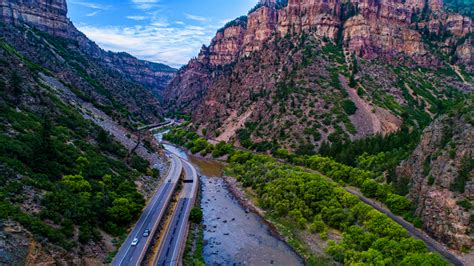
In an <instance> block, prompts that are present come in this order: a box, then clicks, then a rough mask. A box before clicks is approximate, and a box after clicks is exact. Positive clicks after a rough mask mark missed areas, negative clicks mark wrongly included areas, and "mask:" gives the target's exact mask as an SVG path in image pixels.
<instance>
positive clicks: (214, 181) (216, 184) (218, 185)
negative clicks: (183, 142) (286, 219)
mask: <svg viewBox="0 0 474 266" xmlns="http://www.w3.org/2000/svg"><path fill="white" fill-rule="evenodd" d="M162 135H163V133H161V134H155V137H156V138H157V139H158V140H162ZM160 142H161V143H162V144H163V147H164V148H165V149H166V150H167V151H168V152H171V153H174V154H177V155H178V156H180V157H182V158H184V159H185V160H187V161H189V162H191V163H192V164H193V165H194V166H195V167H196V168H197V169H198V172H199V174H200V184H201V191H200V192H201V193H200V194H201V195H200V198H201V209H202V211H203V224H202V227H200V228H194V229H197V230H192V231H193V232H192V233H191V237H190V238H191V239H188V240H190V242H191V243H189V245H188V256H187V257H188V261H191V260H194V261H195V262H198V263H197V264H199V260H200V259H199V258H198V257H199V256H195V255H197V254H196V252H199V249H200V245H201V244H202V248H203V250H202V258H203V259H204V261H205V263H206V264H210V265H213V264H219V265H229V264H230V265H232V264H236V265H242V264H243V265H270V264H272V265H282V266H286V265H303V264H304V261H303V259H302V258H301V256H299V255H298V254H297V253H296V252H295V251H294V250H293V249H292V248H291V247H290V246H289V245H288V244H287V243H286V242H285V241H284V240H282V238H281V237H277V236H276V234H275V233H274V232H272V231H274V229H273V228H272V227H271V226H269V224H268V223H266V221H265V219H263V218H261V215H259V214H256V213H254V212H250V211H248V210H246V208H245V206H243V205H242V204H240V203H239V201H238V200H237V197H235V196H234V195H233V194H232V193H231V192H230V191H229V190H228V189H227V188H228V186H227V185H226V184H225V181H224V179H223V178H222V176H223V168H224V165H225V161H223V160H225V159H226V157H224V156H222V157H220V158H218V159H215V158H213V157H211V156H212V155H210V154H208V155H207V156H202V155H201V154H199V153H198V154H196V155H191V154H190V152H189V150H187V149H185V148H182V147H181V146H175V145H174V144H171V143H169V142H166V141H160ZM202 233H203V234H204V238H203V239H202V242H201V240H199V238H200V236H201V234H202ZM192 238H194V239H192ZM192 242H194V243H192ZM200 242H201V243H200ZM193 253H194V254H193ZM195 258H198V259H197V260H195Z"/></svg>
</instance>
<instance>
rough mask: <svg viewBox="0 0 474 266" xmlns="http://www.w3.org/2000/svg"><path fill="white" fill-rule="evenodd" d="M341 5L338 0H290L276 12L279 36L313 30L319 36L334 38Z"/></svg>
mask: <svg viewBox="0 0 474 266" xmlns="http://www.w3.org/2000/svg"><path fill="white" fill-rule="evenodd" d="M340 10H341V5H340V1H339V0H329V1H319V0H317V1H314V0H312V1H304V0H290V1H289V2H288V6H287V7H286V8H283V9H281V10H280V11H279V12H278V15H279V20H278V32H279V34H280V35H281V36H285V35H287V34H293V33H301V32H313V33H314V34H316V35H317V36H320V37H323V36H325V37H329V38H332V39H335V38H336V35H337V31H338V27H339V24H340V22H339V19H338V17H339V15H340Z"/></svg>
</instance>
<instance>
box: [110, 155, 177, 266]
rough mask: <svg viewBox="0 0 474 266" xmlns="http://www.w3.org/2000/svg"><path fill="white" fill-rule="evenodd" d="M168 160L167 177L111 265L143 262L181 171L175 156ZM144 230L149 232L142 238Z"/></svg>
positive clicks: (118, 265) (117, 265)
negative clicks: (135, 240)
mask: <svg viewBox="0 0 474 266" xmlns="http://www.w3.org/2000/svg"><path fill="white" fill-rule="evenodd" d="M170 158H171V167H170V170H169V172H168V176H167V177H166V179H165V181H164V183H163V184H162V185H161V186H160V188H159V189H158V191H157V192H156V193H155V195H154V196H153V198H152V199H151V200H150V203H149V204H148V205H147V207H146V208H145V210H144V211H143V213H142V215H141V216H140V219H138V221H137V223H136V224H135V226H134V228H133V230H132V231H131V232H130V233H129V235H128V237H127V239H126V240H125V241H124V242H123V244H122V246H121V247H120V249H119V251H118V253H117V255H116V256H115V258H114V260H113V262H112V265H114V266H120V265H140V264H141V262H142V261H143V258H144V257H145V254H146V252H147V250H148V247H149V245H150V242H151V240H152V237H153V236H154V235H155V232H156V230H157V228H158V225H159V223H160V221H161V219H162V218H163V216H164V214H165V212H166V208H167V207H168V203H169V201H170V199H171V197H172V195H173V192H174V190H175V188H176V184H177V183H178V181H179V177H180V175H181V172H182V169H183V165H182V162H181V160H180V159H179V158H178V157H177V156H175V155H171V156H170ZM146 229H148V230H150V234H149V236H148V237H145V236H143V232H144V231H145V230H146ZM134 238H137V239H138V244H137V245H136V246H132V241H133V239H134Z"/></svg>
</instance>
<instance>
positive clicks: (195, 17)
mask: <svg viewBox="0 0 474 266" xmlns="http://www.w3.org/2000/svg"><path fill="white" fill-rule="evenodd" d="M184 15H185V16H186V18H187V19H191V20H195V21H199V22H206V21H207V18H205V17H201V16H196V15H192V14H188V13H184Z"/></svg>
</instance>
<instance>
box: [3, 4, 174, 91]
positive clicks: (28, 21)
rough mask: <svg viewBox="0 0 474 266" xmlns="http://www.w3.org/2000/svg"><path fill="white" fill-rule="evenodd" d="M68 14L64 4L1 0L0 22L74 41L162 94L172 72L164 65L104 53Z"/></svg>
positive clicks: (90, 53) (128, 56)
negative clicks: (22, 26)
mask: <svg viewBox="0 0 474 266" xmlns="http://www.w3.org/2000/svg"><path fill="white" fill-rule="evenodd" d="M67 12H68V9H67V4H66V0H38V1H31V0H0V22H3V23H5V24H7V25H14V26H21V25H27V26H29V27H33V28H36V29H38V30H40V31H43V32H46V33H49V34H51V35H53V36H57V37H62V38H67V39H70V40H74V41H77V42H78V43H79V45H80V46H81V49H82V50H83V51H84V52H86V53H88V54H89V55H90V56H92V57H95V58H97V59H99V60H100V61H102V62H105V63H107V65H108V66H109V67H111V68H112V69H114V70H116V71H118V72H120V73H122V74H123V75H125V76H127V77H128V78H130V79H132V80H133V81H134V82H136V83H138V84H141V85H143V86H145V87H147V88H149V89H150V90H151V91H153V92H154V93H155V94H159V93H161V91H162V90H163V89H164V88H165V86H166V85H167V84H168V83H169V81H170V80H171V78H172V77H173V75H174V72H175V70H174V69H173V68H171V67H168V66H166V65H163V64H158V63H152V62H145V61H143V60H138V59H136V58H135V57H133V56H131V55H129V54H126V53H111V52H105V51H104V50H102V49H101V48H100V47H99V46H97V44H95V43H94V42H92V41H91V40H89V39H88V38H87V37H86V36H85V35H84V34H82V33H81V32H79V31H78V30H77V29H76V28H75V27H74V25H73V24H72V22H71V21H70V20H69V19H68V18H67Z"/></svg>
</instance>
